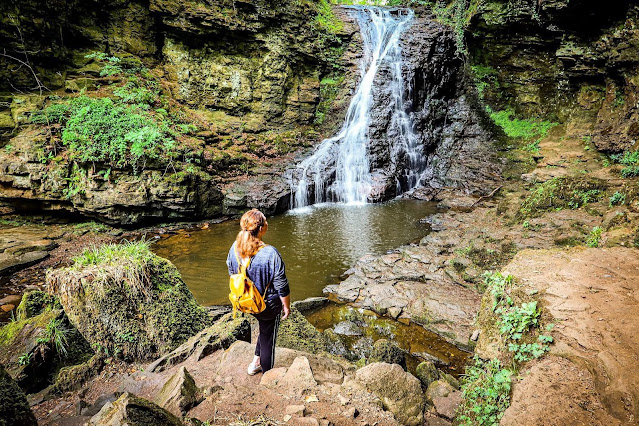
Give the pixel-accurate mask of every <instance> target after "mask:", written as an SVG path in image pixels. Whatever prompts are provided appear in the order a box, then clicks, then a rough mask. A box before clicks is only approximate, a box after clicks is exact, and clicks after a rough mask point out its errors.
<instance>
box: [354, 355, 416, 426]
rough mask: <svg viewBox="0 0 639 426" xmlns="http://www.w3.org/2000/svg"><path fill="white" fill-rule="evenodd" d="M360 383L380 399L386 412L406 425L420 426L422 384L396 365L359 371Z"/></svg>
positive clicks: (383, 365)
mask: <svg viewBox="0 0 639 426" xmlns="http://www.w3.org/2000/svg"><path fill="white" fill-rule="evenodd" d="M355 378H356V380H357V381H359V382H361V383H362V384H363V385H364V386H365V387H366V389H368V390H369V391H371V392H372V393H374V394H375V395H377V396H378V397H379V399H381V401H382V403H383V404H384V408H385V409H387V410H389V411H390V412H392V413H393V415H394V416H395V418H396V419H397V420H398V421H399V422H400V423H402V424H405V425H421V424H422V421H423V417H424V416H423V411H424V397H423V394H422V388H421V385H420V383H419V380H418V379H417V378H415V376H413V375H412V374H410V373H407V372H405V371H404V370H402V368H401V367H400V366H399V365H397V364H386V363H374V364H370V365H367V366H366V367H364V368H361V369H359V370H357V373H356V374H355Z"/></svg>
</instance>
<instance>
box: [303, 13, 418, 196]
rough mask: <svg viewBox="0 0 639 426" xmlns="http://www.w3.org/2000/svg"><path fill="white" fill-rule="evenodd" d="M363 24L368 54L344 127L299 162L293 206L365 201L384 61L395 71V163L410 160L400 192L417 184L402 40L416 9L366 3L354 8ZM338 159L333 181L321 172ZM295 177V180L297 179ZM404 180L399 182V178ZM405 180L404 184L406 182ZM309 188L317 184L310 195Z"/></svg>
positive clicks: (391, 136) (392, 87)
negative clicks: (373, 117)
mask: <svg viewBox="0 0 639 426" xmlns="http://www.w3.org/2000/svg"><path fill="white" fill-rule="evenodd" d="M352 10H353V13H354V14H355V17H356V18H357V22H358V24H359V27H360V32H361V35H362V39H363V42H364V57H363V59H362V61H361V63H360V72H361V79H360V83H359V85H358V87H357V91H356V92H355V94H354V95H353V98H352V99H351V103H350V105H349V107H348V111H347V113H346V118H345V120H344V124H343V125H342V128H341V130H340V132H339V133H338V134H337V135H335V136H333V137H332V138H329V139H325V140H324V141H322V143H321V144H320V145H319V146H318V148H317V149H316V151H315V152H314V153H313V155H312V156H310V157H309V158H307V159H305V160H304V161H303V162H302V163H300V164H299V165H298V166H297V169H298V170H297V171H296V173H294V176H293V177H292V179H291V186H292V188H291V189H292V194H291V195H292V204H293V207H294V208H299V207H305V206H308V205H309V204H313V203H321V202H326V201H331V202H342V203H348V204H364V203H366V202H367V201H368V200H369V196H370V194H371V189H372V188H373V179H372V176H371V170H370V164H369V157H368V152H367V148H368V144H369V138H368V130H369V125H370V112H371V107H372V104H373V84H374V82H375V76H376V75H377V72H378V70H379V69H380V66H382V65H384V66H388V67H389V70H390V72H391V75H392V79H391V81H390V82H389V84H390V87H389V88H388V89H390V91H391V98H392V102H393V111H394V112H393V116H392V118H391V125H390V127H389V129H388V135H387V136H388V137H389V139H392V141H393V143H392V148H391V163H392V164H393V166H394V167H395V168H398V167H397V164H398V163H400V161H402V160H407V161H405V162H406V163H407V165H408V169H407V170H405V171H403V172H402V174H403V175H404V176H402V178H401V179H398V180H397V187H398V192H402V190H405V189H410V188H413V187H415V186H416V185H417V184H418V183H419V175H420V173H421V172H422V170H423V168H424V163H425V161H424V159H423V156H422V154H421V152H420V146H419V143H418V140H417V137H416V135H415V133H414V132H413V130H412V123H411V120H410V117H409V115H408V114H407V113H406V110H405V103H404V96H403V94H404V89H405V88H404V82H403V78H402V71H401V70H402V55H401V48H400V45H399V37H400V35H401V33H402V32H403V31H404V30H405V29H406V28H407V27H408V25H409V23H410V21H411V20H412V18H413V12H412V11H410V10H408V9H405V10H401V11H400V12H399V13H398V12H397V10H395V11H394V13H391V11H390V10H386V9H382V8H375V7H366V8H354V9H352ZM332 164H335V176H334V180H333V182H332V183H331V184H330V185H329V186H328V187H327V185H326V182H327V181H329V179H330V178H331V176H324V175H323V174H322V171H325V170H327V169H329V167H330V166H332ZM295 176H297V183H294V180H295ZM400 181H401V182H400ZM402 182H403V184H402ZM309 187H313V188H314V194H313V196H312V197H311V194H309Z"/></svg>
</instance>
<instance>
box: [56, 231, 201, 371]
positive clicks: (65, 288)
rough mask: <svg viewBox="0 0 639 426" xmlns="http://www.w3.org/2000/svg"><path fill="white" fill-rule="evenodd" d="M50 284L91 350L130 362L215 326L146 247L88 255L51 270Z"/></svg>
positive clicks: (172, 269)
mask: <svg viewBox="0 0 639 426" xmlns="http://www.w3.org/2000/svg"><path fill="white" fill-rule="evenodd" d="M47 285H48V286H49V290H50V291H52V292H54V293H55V294H57V295H58V296H59V297H60V302H61V303H62V306H63V307H64V310H65V312H66V313H67V315H68V317H69V319H70V320H71V322H72V323H73V325H75V326H76V327H77V329H78V330H79V331H80V333H82V335H83V336H84V337H85V338H86V339H87V340H88V341H89V342H90V343H91V344H92V345H94V346H95V347H96V348H98V349H101V350H103V351H104V352H106V353H108V354H109V355H113V356H116V357H119V358H122V359H126V360H148V359H151V358H153V357H157V356H159V355H161V354H163V353H165V352H168V351H170V350H172V349H174V348H175V347H177V346H178V345H179V344H181V343H182V342H184V341H185V340H187V339H188V338H189V337H191V336H193V335H194V334H196V333H197V332H198V331H200V330H202V329H203V328H204V327H206V326H207V325H210V319H209V317H208V316H207V314H206V311H205V310H204V308H202V307H201V306H199V305H198V304H197V302H196V301H195V298H194V297H193V294H191V292H190V291H189V289H188V288H187V286H186V284H185V283H184V281H182V278H181V277H180V273H179V272H178V270H177V269H176V268H175V266H173V264H172V263H171V262H169V261H168V260H166V259H163V258H161V257H158V256H156V255H155V254H153V253H152V252H151V251H150V249H149V246H148V244H147V243H145V242H137V243H126V244H108V245H104V246H102V247H100V248H95V249H91V250H86V251H85V252H84V253H83V254H82V255H81V256H78V257H77V258H76V259H75V263H74V265H73V266H71V267H68V268H61V269H57V270H53V271H49V272H48V273H47Z"/></svg>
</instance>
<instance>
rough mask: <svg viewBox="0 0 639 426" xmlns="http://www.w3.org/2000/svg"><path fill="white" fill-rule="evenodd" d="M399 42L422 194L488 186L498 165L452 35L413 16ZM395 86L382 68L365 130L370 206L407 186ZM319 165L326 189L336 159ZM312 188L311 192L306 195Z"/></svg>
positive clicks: (386, 67)
mask: <svg viewBox="0 0 639 426" xmlns="http://www.w3.org/2000/svg"><path fill="white" fill-rule="evenodd" d="M400 38H401V43H400V44H401V49H402V57H403V58H404V60H403V61H402V74H403V80H404V99H405V100H406V107H407V109H408V110H407V111H406V112H407V113H408V114H410V118H411V120H412V123H413V127H414V128H413V130H414V132H415V135H416V138H417V139H418V143H419V144H420V145H421V147H422V148H421V150H422V152H421V154H422V156H423V158H424V160H425V163H426V164H427V166H426V169H425V170H424V171H423V172H424V174H423V180H422V183H423V185H424V186H425V189H424V190H423V191H422V195H421V197H423V198H430V197H432V194H433V192H434V191H436V190H437V189H440V188H442V187H452V188H459V189H463V190H465V191H467V192H478V193H483V192H485V191H486V189H487V186H489V185H488V182H491V181H494V180H495V179H496V178H497V176H498V172H499V167H498V166H497V164H496V161H495V156H494V149H493V147H492V144H491V143H490V142H489V141H490V140H491V135H490V133H489V132H487V131H486V130H485V129H484V128H483V126H482V124H481V117H480V116H479V115H478V114H477V113H476V112H475V111H474V110H473V108H472V107H471V104H470V102H469V101H468V99H467V94H466V92H467V88H468V81H467V79H466V77H465V71H464V64H463V61H462V60H461V59H460V58H459V57H458V55H457V54H456V51H455V34H454V32H453V31H452V29H451V28H450V27H448V26H446V25H442V24H439V23H437V22H435V21H433V20H430V19H426V18H414V19H413V20H412V21H411V24H410V27H409V28H408V29H406V30H405V31H404V32H403V33H402V34H401V36H400ZM393 85H394V81H393V74H392V70H391V69H390V66H389V65H388V64H384V63H383V64H382V65H381V66H380V69H379V70H378V73H377V75H376V76H375V81H374V83H373V92H372V105H371V113H370V122H369V130H368V133H367V138H368V144H367V154H368V158H369V162H370V167H371V174H372V176H373V181H374V183H373V186H374V188H373V191H372V194H371V195H370V197H369V198H370V199H371V200H372V201H383V200H388V199H390V198H393V197H395V196H397V195H399V193H398V192H402V191H406V190H407V189H409V188H408V182H407V180H408V178H407V176H406V172H405V171H406V170H408V169H409V166H408V164H409V156H408V154H407V153H400V154H397V151H398V147H397V146H396V144H395V141H396V139H397V138H396V137H395V136H396V134H397V132H398V130H397V123H396V122H395V119H394V114H393V112H394V110H395V107H396V102H397V101H396V99H395V97H394V94H393V92H392V87H393ZM335 158H336V157H335ZM459 158H463V159H464V161H458V159H459ZM321 167H322V168H323V170H321V171H320V173H321V175H322V176H323V177H324V181H325V182H324V186H325V187H329V185H331V183H332V182H333V180H334V179H335V175H336V164H335V160H332V161H331V160H330V159H329V160H327V161H326V162H325V164H322V165H321ZM290 173H292V174H296V173H297V171H296V170H292V171H291V172H290ZM398 187H399V188H400V191H398ZM313 188H314V186H313V185H311V186H310V187H309V191H310V192H311V193H312V192H313Z"/></svg>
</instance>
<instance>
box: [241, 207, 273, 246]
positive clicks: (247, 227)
mask: <svg viewBox="0 0 639 426" xmlns="http://www.w3.org/2000/svg"><path fill="white" fill-rule="evenodd" d="M266 225H267V223H266V216H264V213H262V212H261V211H259V210H258V209H253V210H249V211H247V212H246V213H244V215H242V218H241V219H240V228H241V230H240V232H239V233H238V234H237V238H236V239H235V241H236V244H235V248H236V249H237V253H238V254H239V256H240V257H251V256H253V255H254V254H255V252H256V251H257V249H258V248H259V247H260V245H262V240H260V239H259V238H258V235H260V232H261V231H262V228H264V227H265V226H266Z"/></svg>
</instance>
